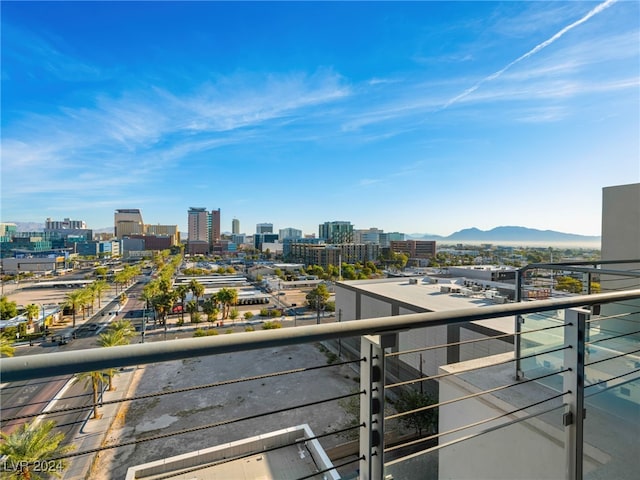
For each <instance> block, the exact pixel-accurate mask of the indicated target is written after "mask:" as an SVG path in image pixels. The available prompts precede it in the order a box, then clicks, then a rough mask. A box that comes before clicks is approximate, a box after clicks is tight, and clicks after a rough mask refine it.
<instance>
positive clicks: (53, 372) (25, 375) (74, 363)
mask: <svg viewBox="0 0 640 480" xmlns="http://www.w3.org/2000/svg"><path fill="white" fill-rule="evenodd" d="M637 298H640V289H636V290H627V291H623V292H613V293H601V294H593V295H577V296H574V297H565V298H561V299H548V300H535V301H530V302H519V303H511V304H502V305H492V306H485V307H471V308H464V309H456V310H447V311H442V312H426V313H415V314H407V315H399V316H387V317H378V318H371V319H363V320H354V321H346V322H338V323H328V324H320V325H308V326H302V327H296V328H284V329H277V330H263V331H256V332H250V333H245V334H241V333H240V334H233V335H220V336H211V337H200V338H186V339H177V340H171V341H164V342H156V343H140V344H134V345H124V346H120V347H109V348H93V349H85V350H76V351H70V352H56V353H50V354H47V355H28V356H20V357H13V358H3V359H2V360H0V372H1V374H2V381H3V382H13V381H19V380H30V379H34V378H43V377H52V376H58V375H65V374H67V375H68V374H74V373H80V372H90V371H95V370H104V369H107V368H118V367H124V366H128V365H142V364H149V363H156V362H166V361H170V360H181V359H185V358H192V357H200V356H209V355H218V354H221V353H231V352H237V351H245V350H257V349H261V348H269V347H279V346H286V345H295V344H300V343H312V342H318V341H322V340H329V339H336V338H345V337H354V336H362V335H380V334H387V333H394V332H399V331H402V330H410V329H414V328H421V327H430V326H439V325H450V324H457V323H465V322H470V321H477V320H486V319H489V318H499V317H507V316H510V315H523V314H527V313H536V312H541V311H549V310H559V309H565V308H572V307H580V306H587V305H595V304H603V303H611V302H617V301H623V300H632V299H637Z"/></svg>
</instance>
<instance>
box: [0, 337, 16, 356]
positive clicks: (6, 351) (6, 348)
mask: <svg viewBox="0 0 640 480" xmlns="http://www.w3.org/2000/svg"><path fill="white" fill-rule="evenodd" d="M14 353H15V348H13V345H12V344H11V340H9V339H8V338H7V337H5V336H4V335H0V356H1V357H13V354H14Z"/></svg>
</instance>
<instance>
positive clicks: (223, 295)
mask: <svg viewBox="0 0 640 480" xmlns="http://www.w3.org/2000/svg"><path fill="white" fill-rule="evenodd" d="M216 298H217V300H218V302H220V303H221V304H222V318H223V319H227V318H229V313H230V310H231V306H232V305H235V304H236V303H238V290H236V289H235V288H221V289H220V290H219V291H218V293H217V294H216Z"/></svg>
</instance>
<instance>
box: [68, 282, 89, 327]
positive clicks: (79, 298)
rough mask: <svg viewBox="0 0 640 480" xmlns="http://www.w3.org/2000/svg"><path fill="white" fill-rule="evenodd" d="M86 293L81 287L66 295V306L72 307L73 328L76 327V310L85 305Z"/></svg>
mask: <svg viewBox="0 0 640 480" xmlns="http://www.w3.org/2000/svg"><path fill="white" fill-rule="evenodd" d="M85 296H86V293H85V292H84V291H83V290H81V289H79V290H73V291H72V292H69V293H67V294H66V295H65V298H64V306H65V307H67V308H70V309H71V315H72V317H73V328H76V312H77V311H78V308H81V307H82V306H83V305H84V302H85V298H84V297H85Z"/></svg>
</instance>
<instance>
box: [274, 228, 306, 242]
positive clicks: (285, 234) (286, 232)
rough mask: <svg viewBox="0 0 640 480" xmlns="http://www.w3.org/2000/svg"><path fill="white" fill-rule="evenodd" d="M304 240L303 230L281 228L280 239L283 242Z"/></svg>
mask: <svg viewBox="0 0 640 480" xmlns="http://www.w3.org/2000/svg"><path fill="white" fill-rule="evenodd" d="M296 238H302V230H298V229H297V228H281V229H280V230H279V231H278V239H279V240H280V241H281V242H283V241H285V240H287V239H296Z"/></svg>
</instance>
